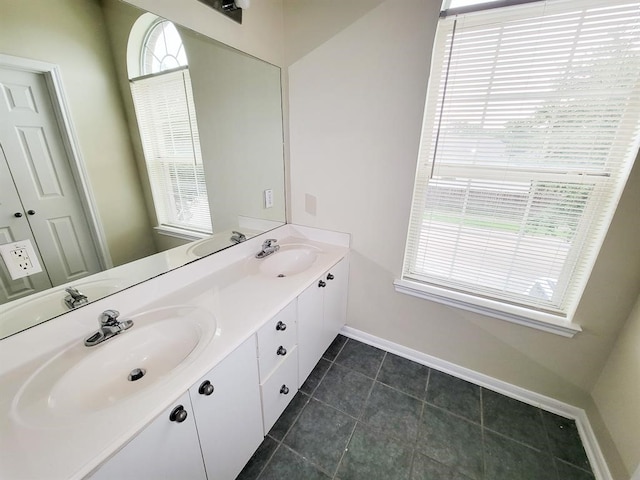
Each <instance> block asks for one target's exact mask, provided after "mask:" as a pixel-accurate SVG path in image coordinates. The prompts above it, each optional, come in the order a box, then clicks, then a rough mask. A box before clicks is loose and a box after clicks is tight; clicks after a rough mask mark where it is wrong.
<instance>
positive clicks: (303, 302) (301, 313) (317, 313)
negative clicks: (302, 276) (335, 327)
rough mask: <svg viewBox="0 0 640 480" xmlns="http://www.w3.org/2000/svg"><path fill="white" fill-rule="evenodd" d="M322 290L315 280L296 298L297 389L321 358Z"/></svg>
mask: <svg viewBox="0 0 640 480" xmlns="http://www.w3.org/2000/svg"><path fill="white" fill-rule="evenodd" d="M323 303H324V288H323V287H322V286H321V284H320V280H317V281H316V282H315V283H314V284H313V285H311V286H310V287H309V288H307V289H306V290H305V291H304V292H302V293H301V294H300V296H299V297H298V362H299V363H298V388H299V387H301V386H302V384H303V383H304V381H305V380H306V379H307V377H308V376H309V374H310V373H311V370H313V367H315V366H316V363H318V360H319V359H320V358H321V357H322V354H323V353H324V351H325V349H326V347H325V346H324V343H325V342H324V339H325V338H326V333H325V330H324V321H323V316H324V311H323V309H324V305H323Z"/></svg>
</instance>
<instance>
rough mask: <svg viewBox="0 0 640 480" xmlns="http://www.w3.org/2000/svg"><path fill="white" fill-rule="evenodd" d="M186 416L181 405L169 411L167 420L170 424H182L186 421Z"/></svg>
mask: <svg viewBox="0 0 640 480" xmlns="http://www.w3.org/2000/svg"><path fill="white" fill-rule="evenodd" d="M187 416H188V414H187V411H186V410H185V409H184V407H183V406H182V405H178V406H177V407H176V408H174V409H173V410H171V414H170V415H169V420H170V421H172V422H177V423H182V422H184V421H185V420H186V419H187Z"/></svg>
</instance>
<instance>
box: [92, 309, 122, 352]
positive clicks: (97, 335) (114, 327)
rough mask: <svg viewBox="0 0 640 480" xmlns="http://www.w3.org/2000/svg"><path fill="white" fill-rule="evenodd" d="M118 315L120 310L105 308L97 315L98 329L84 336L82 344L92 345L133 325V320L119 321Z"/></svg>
mask: <svg viewBox="0 0 640 480" xmlns="http://www.w3.org/2000/svg"><path fill="white" fill-rule="evenodd" d="M119 315H120V312H118V311H117V310H105V311H104V312H102V313H101V314H100V315H98V322H100V329H99V330H98V331H96V332H94V333H92V334H91V335H89V336H88V337H87V338H85V339H84V344H85V345H86V346H87V347H93V346H94V345H97V344H99V343H102V342H104V341H105V340H109V339H110V338H111V337H113V336H115V335H118V334H119V333H120V332H124V331H125V330H126V329H128V328H131V327H132V326H133V320H123V321H122V322H121V321H119V320H118V316H119Z"/></svg>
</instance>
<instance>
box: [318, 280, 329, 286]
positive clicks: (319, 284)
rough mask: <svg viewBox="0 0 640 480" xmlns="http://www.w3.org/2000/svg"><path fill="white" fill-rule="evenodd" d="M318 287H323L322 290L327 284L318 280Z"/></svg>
mask: <svg viewBox="0 0 640 480" xmlns="http://www.w3.org/2000/svg"><path fill="white" fill-rule="evenodd" d="M318 286H319V287H323V288H324V287H326V286H327V282H325V281H324V280H320V281H319V282H318Z"/></svg>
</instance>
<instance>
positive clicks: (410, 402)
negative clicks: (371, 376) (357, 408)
mask: <svg viewBox="0 0 640 480" xmlns="http://www.w3.org/2000/svg"><path fill="white" fill-rule="evenodd" d="M422 405H423V402H422V401H420V400H418V399H416V398H413V397H410V396H409V395H406V394H404V393H402V392H399V391H397V390H394V389H393V388H391V387H387V386H386V385H383V384H381V383H379V382H375V384H374V386H373V390H372V391H371V395H370V396H369V400H368V402H367V406H366V407H365V410H364V413H363V415H362V418H361V420H362V421H363V422H365V423H366V424H367V425H369V426H371V427H375V428H379V429H380V430H382V431H384V432H386V433H387V434H389V435H391V436H394V437H396V438H398V439H400V440H402V441H404V442H412V443H413V442H415V440H416V435H417V434H418V425H419V423H420V414H421V412H422Z"/></svg>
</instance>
